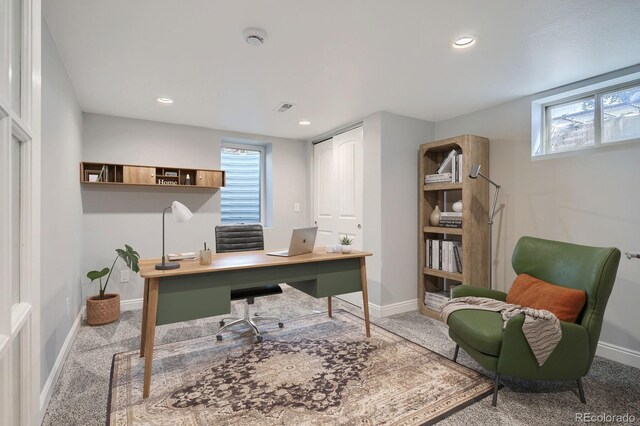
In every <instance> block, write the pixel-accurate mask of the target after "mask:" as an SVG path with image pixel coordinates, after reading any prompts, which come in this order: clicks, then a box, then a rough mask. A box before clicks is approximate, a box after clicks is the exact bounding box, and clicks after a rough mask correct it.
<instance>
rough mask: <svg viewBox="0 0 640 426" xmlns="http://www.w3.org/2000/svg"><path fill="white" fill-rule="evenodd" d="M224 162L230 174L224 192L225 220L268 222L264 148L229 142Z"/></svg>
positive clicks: (222, 163) (224, 146) (226, 178)
mask: <svg viewBox="0 0 640 426" xmlns="http://www.w3.org/2000/svg"><path fill="white" fill-rule="evenodd" d="M220 165H221V167H222V170H224V171H225V174H226V175H225V187H224V188H222V191H221V192H222V195H221V208H220V213H221V223H222V224H223V225H232V224H236V223H261V222H264V186H265V184H264V180H265V167H264V165H265V150H264V148H263V147H261V146H253V145H246V146H244V145H227V144H225V145H223V146H222V151H221V153H220Z"/></svg>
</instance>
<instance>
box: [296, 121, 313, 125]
mask: <svg viewBox="0 0 640 426" xmlns="http://www.w3.org/2000/svg"><path fill="white" fill-rule="evenodd" d="M298 124H299V125H301V126H308V125H309V124H311V122H310V121H309V120H300V121H298Z"/></svg>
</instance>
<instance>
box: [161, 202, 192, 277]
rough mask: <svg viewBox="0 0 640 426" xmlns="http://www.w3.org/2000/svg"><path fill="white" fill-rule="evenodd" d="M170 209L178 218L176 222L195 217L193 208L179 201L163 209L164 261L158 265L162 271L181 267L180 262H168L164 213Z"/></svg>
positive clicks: (174, 216)
mask: <svg viewBox="0 0 640 426" xmlns="http://www.w3.org/2000/svg"><path fill="white" fill-rule="evenodd" d="M169 209H171V213H173V218H174V219H175V220H176V222H186V221H188V220H190V219H191V218H192V217H193V213H191V210H189V209H188V208H187V206H185V205H184V204H182V203H181V202H179V201H174V202H173V203H171V205H170V206H169V207H166V208H165V209H164V210H163V211H162V263H158V264H157V265H156V269H159V270H161V271H164V270H167V269H178V268H179V267H180V264H179V263H178V262H167V256H166V253H165V251H164V214H165V213H166V212H167V210H169Z"/></svg>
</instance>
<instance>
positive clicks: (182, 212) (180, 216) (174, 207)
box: [171, 201, 193, 222]
mask: <svg viewBox="0 0 640 426" xmlns="http://www.w3.org/2000/svg"><path fill="white" fill-rule="evenodd" d="M171 213H173V218H174V219H175V220H176V222H186V221H188V220H190V219H191V218H192V217H193V213H191V210H189V208H188V207H187V206H185V205H184V204H182V203H181V202H179V201H174V202H173V203H171Z"/></svg>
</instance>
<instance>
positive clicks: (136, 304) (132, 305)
mask: <svg viewBox="0 0 640 426" xmlns="http://www.w3.org/2000/svg"><path fill="white" fill-rule="evenodd" d="M137 309H142V298H140V299H129V300H121V301H120V311H135V310H137ZM80 313H81V314H82V319H85V318H86V317H87V305H82V311H81V312H80Z"/></svg>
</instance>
